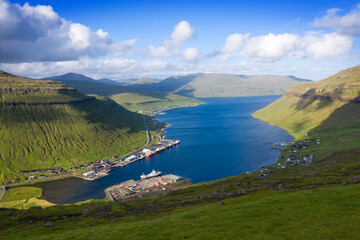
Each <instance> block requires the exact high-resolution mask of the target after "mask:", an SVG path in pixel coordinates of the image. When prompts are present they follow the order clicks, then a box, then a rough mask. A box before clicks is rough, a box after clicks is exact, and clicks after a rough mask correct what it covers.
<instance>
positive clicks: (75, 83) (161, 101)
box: [46, 74, 202, 112]
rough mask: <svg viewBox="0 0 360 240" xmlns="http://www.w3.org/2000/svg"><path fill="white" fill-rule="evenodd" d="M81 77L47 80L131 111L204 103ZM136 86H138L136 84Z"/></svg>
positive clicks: (63, 76)
mask: <svg viewBox="0 0 360 240" xmlns="http://www.w3.org/2000/svg"><path fill="white" fill-rule="evenodd" d="M77 75H80V74H77ZM80 76H82V77H79V79H80V80H77V78H74V76H73V75H72V76H68V75H67V74H65V75H61V76H56V77H48V78H46V79H54V80H59V81H61V82H63V83H65V84H67V85H68V86H71V87H74V88H76V89H77V90H79V91H80V92H82V93H85V94H96V95H100V96H105V97H108V98H111V99H113V100H114V101H115V102H117V103H118V104H120V105H121V106H123V107H125V108H126V109H128V110H130V111H140V110H141V111H144V110H145V111H147V110H148V111H151V110H152V109H156V108H166V109H170V108H175V107H185V106H196V105H199V104H201V103H202V102H201V101H198V100H196V99H193V98H189V97H184V96H179V95H177V94H174V93H168V92H159V91H150V90H144V89H137V88H132V87H128V86H120V85H117V86H114V85H111V84H107V83H104V82H98V81H97V80H94V79H91V78H88V77H86V78H87V80H86V81H84V80H82V79H84V77H85V76H83V75H80ZM144 81H148V80H144ZM141 82H143V80H141ZM134 85H138V84H136V83H135V84H134ZM154 112H156V110H154Z"/></svg>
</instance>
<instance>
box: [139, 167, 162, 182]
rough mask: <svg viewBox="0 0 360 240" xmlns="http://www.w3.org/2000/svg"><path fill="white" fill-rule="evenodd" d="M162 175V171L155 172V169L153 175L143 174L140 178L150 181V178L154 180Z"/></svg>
mask: <svg viewBox="0 0 360 240" xmlns="http://www.w3.org/2000/svg"><path fill="white" fill-rule="evenodd" d="M160 175H161V172H160V171H155V170H154V169H153V170H152V171H151V173H149V174H146V175H145V173H143V174H142V175H141V176H140V178H141V179H142V180H143V179H148V178H153V177H157V176H160Z"/></svg>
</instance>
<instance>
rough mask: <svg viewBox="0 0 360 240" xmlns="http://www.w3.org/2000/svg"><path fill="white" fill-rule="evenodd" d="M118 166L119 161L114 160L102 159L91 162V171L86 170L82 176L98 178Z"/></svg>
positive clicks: (89, 167)
mask: <svg viewBox="0 0 360 240" xmlns="http://www.w3.org/2000/svg"><path fill="white" fill-rule="evenodd" d="M114 157H115V156H114ZM117 167H118V161H116V162H112V161H110V160H102V161H97V162H95V163H94V162H89V163H88V167H87V168H88V169H90V170H91V171H88V172H85V173H83V174H82V176H83V177H84V178H86V179H96V178H98V177H101V176H103V175H106V174H107V172H109V171H111V170H113V169H115V168H117Z"/></svg>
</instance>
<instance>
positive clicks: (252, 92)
mask: <svg viewBox="0 0 360 240" xmlns="http://www.w3.org/2000/svg"><path fill="white" fill-rule="evenodd" d="M303 81H308V80H304V79H298V78H295V77H292V76H270V75H267V76H261V75H258V76H257V75H253V76H245V75H233V74H215V73H208V74H190V75H185V76H174V77H169V78H166V79H165V80H163V81H160V82H158V83H143V84H140V83H139V84H135V85H129V86H132V87H137V88H143V89H149V90H154V91H166V92H173V93H176V94H179V95H183V96H188V97H243V96H261V95H282V94H284V93H285V91H286V90H288V89H289V88H290V87H292V86H294V85H297V84H299V83H300V82H303Z"/></svg>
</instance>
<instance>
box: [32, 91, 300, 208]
mask: <svg viewBox="0 0 360 240" xmlns="http://www.w3.org/2000/svg"><path fill="white" fill-rule="evenodd" d="M278 98H279V96H265V97H242V98H203V99H201V100H203V101H205V102H208V104H204V105H201V106H198V107H193V108H178V109H173V110H170V111H167V112H166V114H165V115H158V116H157V117H156V118H157V119H159V120H160V121H163V122H166V123H168V124H170V125H171V127H170V128H168V129H166V131H165V136H166V138H168V139H179V140H180V141H181V144H180V145H178V146H176V147H173V148H171V149H168V150H166V151H164V152H161V153H159V154H156V155H154V156H153V157H151V158H150V159H144V160H140V161H137V162H135V163H132V164H129V165H127V166H125V167H123V168H118V169H115V170H113V171H111V172H110V174H109V176H106V177H104V178H101V179H98V180H95V181H86V180H83V179H79V178H66V179H62V180H56V181H50V182H46V183H39V184H36V185H35V186H39V187H41V188H43V198H45V199H46V200H48V201H50V202H53V203H59V204H64V203H74V202H78V201H84V200H86V199H91V198H104V197H105V194H104V189H105V188H107V187H109V186H111V185H113V184H115V183H119V182H122V181H126V180H128V179H135V180H136V179H139V178H140V175H141V174H142V173H149V172H150V171H151V170H152V169H155V170H160V171H162V172H163V173H174V174H177V175H181V176H183V177H185V178H187V179H189V180H190V181H191V182H192V183H198V182H203V181H211V180H215V179H219V178H224V177H227V176H233V175H238V174H240V173H242V172H244V171H254V170H257V169H259V168H260V167H261V166H266V165H269V164H272V163H274V162H276V160H277V157H278V155H279V151H278V150H275V149H272V148H271V146H272V144H273V143H274V142H289V141H292V140H293V137H292V136H290V135H289V134H288V133H287V132H286V131H285V130H283V129H280V128H278V127H276V126H272V125H269V124H267V123H265V122H262V121H260V120H257V119H254V118H253V117H252V116H251V114H252V113H253V112H255V111H256V110H258V109H261V108H263V107H265V106H266V105H268V104H269V103H271V102H273V101H275V100H276V99H278Z"/></svg>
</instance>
